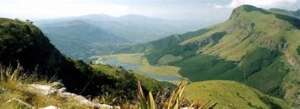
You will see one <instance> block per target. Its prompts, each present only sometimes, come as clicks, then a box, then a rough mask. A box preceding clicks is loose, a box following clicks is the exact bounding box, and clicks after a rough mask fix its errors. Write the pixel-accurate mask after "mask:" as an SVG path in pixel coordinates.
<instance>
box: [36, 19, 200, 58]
mask: <svg viewBox="0 0 300 109" xmlns="http://www.w3.org/2000/svg"><path fill="white" fill-rule="evenodd" d="M35 24H36V25H37V26H38V27H40V28H41V29H42V31H44V33H45V34H46V35H47V36H48V37H49V39H50V40H51V42H52V43H54V45H55V46H57V48H58V49H59V50H61V51H62V52H63V53H65V54H67V55H70V56H71V57H73V58H76V59H84V60H86V59H87V58H88V57H90V56H94V55H101V54H110V53H111V52H113V51H115V50H116V49H117V48H120V47H124V46H127V45H131V44H137V43H143V42H149V41H152V40H156V39H160V38H162V37H165V36H168V35H170V34H174V33H182V32H186V31H191V30H194V29H196V28H200V26H201V24H197V23H194V22H191V21H184V22H183V21H173V20H164V19H159V18H151V17H146V16H140V15H126V16H120V17H112V16H107V15H86V16H79V17H67V18H58V19H49V20H38V21H35Z"/></svg>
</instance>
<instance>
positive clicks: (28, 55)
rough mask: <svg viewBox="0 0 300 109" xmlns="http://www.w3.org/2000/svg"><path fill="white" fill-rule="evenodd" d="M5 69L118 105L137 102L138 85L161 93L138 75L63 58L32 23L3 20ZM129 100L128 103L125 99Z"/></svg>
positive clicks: (0, 44)
mask: <svg viewBox="0 0 300 109" xmlns="http://www.w3.org/2000/svg"><path fill="white" fill-rule="evenodd" d="M0 63H1V68H6V67H11V68H16V67H18V66H21V67H23V71H22V72H25V73H28V74H32V73H35V74H37V76H38V77H42V78H48V79H49V80H53V79H54V80H59V81H61V82H62V83H63V84H64V85H65V87H66V88H67V90H68V91H70V92H74V93H77V94H82V95H89V96H90V95H92V96H98V95H99V96H105V95H106V94H109V95H110V96H111V97H116V100H115V102H121V101H122V100H124V101H127V100H133V99H135V98H136V97H135V96H136V89H137V87H136V83H137V81H138V80H143V82H142V85H143V88H144V89H145V91H150V90H153V91H154V92H155V91H157V90H159V89H160V88H161V87H162V86H161V85H160V83H159V82H157V81H155V80H152V79H147V78H145V77H143V76H140V75H134V74H132V73H130V72H128V71H126V70H124V69H122V68H114V67H111V66H106V65H97V66H90V65H88V64H86V63H84V62H82V61H74V60H72V59H69V58H67V57H65V56H63V55H62V54H61V53H60V52H59V51H58V50H57V49H56V48H55V47H54V46H53V45H52V44H51V43H50V42H49V40H48V38H47V37H45V36H44V34H43V33H42V32H41V31H40V30H39V29H38V28H37V27H36V26H34V25H32V23H31V22H22V21H19V20H11V19H6V18H0ZM124 98H126V99H124Z"/></svg>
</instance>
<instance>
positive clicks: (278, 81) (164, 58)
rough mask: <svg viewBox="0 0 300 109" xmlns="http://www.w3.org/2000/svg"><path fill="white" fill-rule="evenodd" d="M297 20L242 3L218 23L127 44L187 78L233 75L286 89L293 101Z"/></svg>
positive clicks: (270, 89)
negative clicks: (176, 69) (134, 44)
mask: <svg viewBox="0 0 300 109" xmlns="http://www.w3.org/2000/svg"><path fill="white" fill-rule="evenodd" d="M299 22H300V19H299V18H297V17H295V16H291V15H287V14H284V13H280V12H274V11H272V10H271V11H269V10H265V9H261V8H257V7H254V6H250V5H243V6H240V7H238V8H236V9H234V11H233V13H232V15H231V17H230V18H229V19H228V20H227V21H225V22H224V23H221V24H218V25H215V26H212V27H210V28H208V29H204V30H199V31H196V32H194V33H195V34H182V35H174V36H170V37H167V38H164V39H161V40H157V41H153V42H150V43H147V44H142V45H138V46H134V47H131V48H128V49H127V50H129V51H133V52H140V53H144V54H145V57H146V58H147V59H148V61H149V63H150V64H153V65H169V66H176V67H179V68H180V71H179V72H180V74H181V75H182V76H184V77H187V78H188V79H189V80H191V81H193V82H196V81H203V80H235V81H238V82H243V83H245V84H247V85H250V86H252V87H254V88H257V89H259V90H260V91H262V92H265V93H267V94H271V95H275V96H277V97H283V96H285V95H288V96H289V98H286V100H287V101H291V102H293V103H291V104H299V103H296V101H297V100H296V99H297V98H295V97H296V96H297V94H296V93H297V92H296V91H295V90H296V89H298V88H297V87H299V84H298V83H297V82H298V81H297V79H296V77H294V78H293V79H291V77H293V76H291V75H294V76H296V75H298V73H299V72H300V70H299V69H298V67H299V65H300V58H299V51H300V50H299V44H300V39H299V37H297V36H299V35H300V30H299V27H300V23H299ZM266 78H268V79H266ZM287 84H288V85H287ZM291 87H293V88H291ZM291 96H294V98H293V97H291ZM290 98H293V99H290ZM297 106H299V105H297Z"/></svg>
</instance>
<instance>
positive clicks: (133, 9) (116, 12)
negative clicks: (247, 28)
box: [0, 0, 300, 21]
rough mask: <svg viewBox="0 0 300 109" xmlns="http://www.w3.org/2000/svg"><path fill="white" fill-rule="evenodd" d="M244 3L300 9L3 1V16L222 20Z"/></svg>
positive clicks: (151, 1)
mask: <svg viewBox="0 0 300 109" xmlns="http://www.w3.org/2000/svg"><path fill="white" fill-rule="evenodd" d="M242 4H252V5H255V6H258V7H263V8H284V9H290V10H295V9H299V8H300V0H0V17H10V18H22V19H49V18H57V17H67V16H81V15H87V14H107V15H111V16H122V15H127V14H138V15H144V16H151V17H158V18H164V19H172V20H199V21H218V20H224V19H225V18H227V17H228V16H229V15H230V13H231V11H232V9H233V8H235V7H237V6H239V5H242Z"/></svg>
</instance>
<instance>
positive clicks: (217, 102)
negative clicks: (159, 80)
mask: <svg viewBox="0 0 300 109" xmlns="http://www.w3.org/2000/svg"><path fill="white" fill-rule="evenodd" d="M184 95H185V96H186V97H187V98H188V99H190V100H193V101H200V102H202V103H206V104H207V105H208V106H209V105H210V106H213V109H288V108H289V106H288V105H287V104H286V103H285V102H284V101H282V100H280V99H277V98H273V97H271V96H268V95H264V94H262V93H261V92H259V91H257V90H256V89H253V88H250V87H248V86H246V85H243V84H240V83H237V82H232V81H220V80H214V81H204V82H195V83H192V84H190V85H188V86H187V88H186V90H185V92H184Z"/></svg>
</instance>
